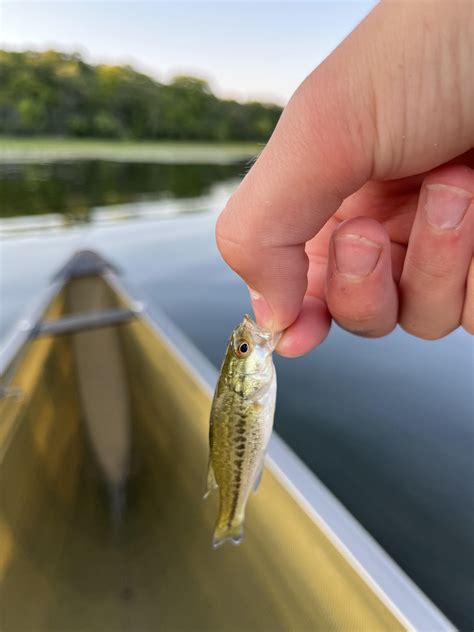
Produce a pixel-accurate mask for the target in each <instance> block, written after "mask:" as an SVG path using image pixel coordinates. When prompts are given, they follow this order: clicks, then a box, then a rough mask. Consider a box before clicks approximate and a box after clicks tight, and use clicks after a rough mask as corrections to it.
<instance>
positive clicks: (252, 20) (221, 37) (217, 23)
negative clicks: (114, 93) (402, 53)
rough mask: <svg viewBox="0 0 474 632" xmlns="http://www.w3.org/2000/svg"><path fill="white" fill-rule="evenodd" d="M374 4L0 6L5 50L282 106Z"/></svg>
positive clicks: (7, 1) (112, 0)
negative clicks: (61, 54) (202, 82)
mask: <svg viewBox="0 0 474 632" xmlns="http://www.w3.org/2000/svg"><path fill="white" fill-rule="evenodd" d="M374 4H375V2H374V1H371V2H362V1H359V2H356V1H352V2H339V1H335V0H332V1H327V2H317V1H307V2H302V1H297V0H293V1H292V2H276V1H272V0H260V1H258V0H254V1H245V2H244V1H241V2H228V1H226V0H220V1H215V2H201V1H199V0H194V1H193V0H188V1H187V2H184V1H174V2H162V1H160V0H155V1H148V2H143V1H141V0H128V1H127V0H122V1H118V0H106V1H100V2H99V1H95V0H76V1H74V0H57V1H56V2H45V1H43V0H36V1H28V2H27V1H23V0H0V47H1V48H4V49H7V50H26V49H33V50H46V49H48V48H55V49H57V50H61V51H65V52H75V51H79V52H81V53H82V54H83V55H84V57H85V59H86V60H87V61H91V62H105V63H129V64H130V65H132V66H133V67H135V68H136V69H138V70H141V71H144V72H146V73H147V74H150V75H152V76H153V77H155V78H156V79H158V80H160V81H168V80H169V79H170V78H171V77H173V76H174V75H176V74H192V75H196V76H199V77H202V78H204V79H207V80H208V81H209V82H210V84H211V87H212V88H213V90H214V91H215V92H216V94H218V95H219V96H223V97H229V98H236V99H238V100H241V101H244V100H249V99H259V100H264V101H275V102H278V103H281V104H284V103H285V102H286V101H287V100H288V99H289V97H290V96H291V94H292V93H293V92H294V90H295V89H296V88H297V87H298V85H299V84H300V83H301V81H302V80H303V79H304V78H305V76H306V75H307V74H308V73H309V72H310V71H311V70H312V69H313V68H314V67H315V66H317V65H318V64H319V63H320V62H321V61H322V60H323V59H324V58H325V57H326V56H327V55H328V54H329V53H330V52H331V51H332V50H333V49H334V48H335V47H336V46H337V45H338V44H339V43H340V42H341V41H342V40H343V39H344V37H345V36H346V35H347V34H348V33H349V32H350V31H351V30H352V29H353V28H354V27H355V26H356V25H357V24H358V23H359V22H360V21H361V20H362V19H363V18H364V16H365V15H367V13H368V12H369V11H370V9H371V8H372V7H373V6H374Z"/></svg>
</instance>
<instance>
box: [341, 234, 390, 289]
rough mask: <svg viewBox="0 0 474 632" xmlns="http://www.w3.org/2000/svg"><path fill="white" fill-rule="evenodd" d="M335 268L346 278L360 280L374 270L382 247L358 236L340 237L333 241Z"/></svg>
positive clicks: (347, 235)
mask: <svg viewBox="0 0 474 632" xmlns="http://www.w3.org/2000/svg"><path fill="white" fill-rule="evenodd" d="M334 250H335V255H336V257H335V259H336V268H337V271H338V272H339V273H340V274H343V275H345V276H346V277H349V278H352V279H354V280H356V279H362V278H364V277H366V276H368V275H369V274H370V273H371V272H373V271H374V270H375V266H376V265H377V261H378V260H379V257H380V253H381V251H382V246H381V245H380V244H378V243H376V242H375V241H371V240H370V239H367V238H366V237H361V236H360V235H351V234H346V235H341V236H339V237H336V238H335V240H334Z"/></svg>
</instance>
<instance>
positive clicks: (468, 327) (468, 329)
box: [462, 319, 474, 336]
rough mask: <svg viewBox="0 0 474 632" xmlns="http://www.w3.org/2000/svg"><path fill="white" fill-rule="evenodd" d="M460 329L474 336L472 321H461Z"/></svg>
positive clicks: (473, 322) (473, 321)
mask: <svg viewBox="0 0 474 632" xmlns="http://www.w3.org/2000/svg"><path fill="white" fill-rule="evenodd" d="M462 328H463V329H464V331H466V332H467V333H468V334H471V336H474V319H473V320H472V321H463V324H462Z"/></svg>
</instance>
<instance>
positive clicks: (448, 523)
mask: <svg viewBox="0 0 474 632" xmlns="http://www.w3.org/2000/svg"><path fill="white" fill-rule="evenodd" d="M22 167H25V169H26V167H28V165H23V166H22ZM30 167H31V168H30V169H29V170H28V169H26V171H25V170H21V169H19V168H18V167H14V166H11V167H7V169H6V171H5V170H4V169H3V168H0V191H4V190H8V191H10V193H9V194H8V195H7V197H6V198H3V197H2V200H3V201H2V214H3V216H4V217H7V216H11V215H14V214H15V213H16V212H18V211H19V210H20V209H21V208H26V206H27V204H28V203H31V204H33V206H34V205H35V204H36V206H34V209H33V211H34V212H36V213H42V212H46V211H47V212H48V213H49V212H50V211H54V212H55V213H58V214H60V215H61V216H64V215H67V214H68V213H71V209H76V208H79V207H78V206H77V199H78V197H79V199H80V205H79V206H80V207H81V208H84V209H86V210H85V211H84V212H81V214H80V220H81V221H80V222H79V223H77V222H74V221H72V223H71V222H70V224H71V225H70V226H69V227H65V226H64V225H63V224H61V223H60V222H59V223H58V221H57V220H55V221H54V222H53V223H51V220H48V221H45V229H43V230H42V229H40V228H39V226H41V221H40V223H39V225H38V221H36V223H35V222H33V221H32V220H31V218H27V219H25V218H23V220H22V222H23V224H22V227H21V233H20V232H19V231H18V230H17V229H15V222H16V221H19V220H12V221H13V224H11V223H10V224H9V223H8V222H9V221H10V220H5V222H4V223H3V224H2V226H3V228H4V227H5V225H7V227H8V228H7V229H6V232H5V230H4V231H3V232H4V235H6V238H4V241H3V243H2V246H1V252H0V255H1V260H0V264H1V266H0V275H1V276H0V299H1V320H0V337H2V336H3V335H5V334H6V332H7V330H8V328H9V327H10V326H11V325H12V324H13V322H14V321H15V319H17V318H19V317H20V316H21V314H22V311H23V310H24V308H25V306H26V305H27V303H28V302H29V301H30V299H31V297H32V296H33V295H34V294H35V293H36V292H38V291H40V290H41V288H42V287H44V285H45V284H46V283H47V281H48V279H49V278H50V276H51V274H52V273H53V272H54V270H55V268H57V267H58V266H59V265H60V264H62V263H63V261H64V260H65V259H66V258H67V257H68V256H69V255H70V253H71V252H73V251H74V250H76V249H79V248H86V247H87V248H95V249H97V250H99V251H100V252H102V253H103V254H104V255H105V256H107V257H110V258H111V259H112V260H113V261H115V262H116V263H118V264H119V266H120V267H121V268H122V270H123V273H124V275H125V278H126V280H127V281H128V283H129V284H131V285H132V286H133V287H134V288H135V291H136V293H138V294H139V295H140V296H141V297H142V298H144V299H145V301H146V302H148V303H149V304H150V305H151V306H153V305H156V306H158V307H159V308H161V309H163V310H165V311H166V312H167V313H168V315H169V316H170V317H171V318H172V319H173V320H174V321H175V323H176V324H177V325H178V326H180V327H181V328H182V329H183V330H184V331H185V332H186V333H187V334H188V335H189V336H190V338H191V339H192V340H193V341H194V342H195V344H196V345H197V346H198V347H199V348H200V349H201V351H203V352H204V354H205V355H207V357H208V358H210V360H211V361H212V362H213V363H214V364H215V365H216V366H218V365H219V364H220V361H221V357H222V354H223V352H224V349H225V346H226V342H227V339H228V336H229V333H230V331H231V329H232V328H233V327H234V326H235V324H236V323H237V322H238V321H240V319H241V317H242V313H243V312H244V311H248V310H249V309H250V305H249V299H248V294H247V290H246V288H245V286H244V284H243V283H242V282H241V281H240V280H239V279H238V277H236V275H234V274H233V273H232V271H231V270H229V269H228V268H227V266H226V265H225V264H224V263H223V262H222V260H221V258H220V256H219V254H218V252H217V250H216V247H215V244H214V236H213V234H214V223H215V219H216V214H217V212H218V211H219V209H220V208H222V206H223V204H224V203H225V200H226V198H227V197H228V195H229V194H230V192H231V190H232V189H233V188H234V187H235V183H236V180H235V178H236V177H238V176H239V174H241V173H242V165H236V166H234V167H231V168H229V170H228V171H227V167H226V169H225V170H221V169H218V170H217V171H216V170H213V168H212V167H210V166H209V165H193V166H192V168H190V167H186V166H182V165H180V166H174V167H172V166H170V165H167V166H161V167H160V165H153V166H150V165H125V166H123V165H120V166H119V167H118V166H116V165H113V164H111V163H104V164H100V163H77V164H74V163H71V164H68V165H41V166H34V167H33V166H30ZM35 169H36V171H35ZM38 170H39V171H38ZM27 172H28V175H26V173H27ZM12 174H16V175H15V176H12ZM21 174H23V175H21ZM34 174H36V175H34ZM48 174H49V175H48ZM101 174H102V175H101ZM12 179H13V181H14V182H12ZM127 180H129V181H128V182H127ZM71 181H72V182H74V183H75V184H73V185H71ZM78 183H81V184H80V186H79V184H78ZM91 183H95V184H94V185H93V186H92V185H91ZM13 191H16V192H17V194H18V195H17V196H16V195H15V194H14V193H13ZM34 191H42V192H43V193H44V194H43V193H41V195H40V201H38V200H36V201H35V195H34V194H33V192H34ZM46 191H48V192H49V193H48V194H46ZM55 191H60V192H61V195H62V198H61V197H59V198H55V193H54V192H55ZM69 191H72V192H74V196H71V195H69V193H68V192H69ZM49 196H50V197H49ZM114 196H115V197H114ZM192 196H194V197H192ZM21 199H23V202H22V204H20V202H19V200H21ZM50 199H51V200H55V206H53V207H50V206H49V200H50ZM60 199H62V200H63V201H62V202H60V201H58V200H60ZM5 200H6V202H5ZM116 203H119V204H120V205H119V206H116V205H115V204H116ZM81 205H82V206H81ZM104 206H105V208H104ZM98 207H100V208H98ZM124 207H126V208H127V209H128V211H127V215H126V217H127V219H126V221H116V219H117V217H122V218H123V217H124V215H123V211H124ZM117 209H120V213H118V211H117ZM190 210H191V212H190ZM33 211H32V210H30V212H33ZM117 213H118V214H117ZM73 216H74V214H72V215H71V217H73ZM84 217H85V218H86V219H87V222H86V223H82V220H83V219H84ZM107 218H111V219H112V220H113V221H106V219H107ZM28 225H30V226H31V228H28ZM276 362H277V370H278V377H279V393H278V404H277V414H276V429H277V430H278V432H279V433H280V435H281V436H282V437H283V438H284V439H285V440H286V441H287V442H288V443H289V444H290V445H291V446H292V447H293V449H294V450H295V451H296V452H297V453H298V454H299V455H300V456H301V458H302V459H303V460H304V461H305V462H306V463H307V464H308V465H309V467H311V469H312V470H313V471H314V472H315V473H316V474H317V475H318V476H319V477H320V478H321V480H322V481H323V482H324V483H325V484H326V485H327V486H328V487H329V488H330V489H331V490H332V491H333V492H334V493H335V495H336V496H337V497H338V498H339V499H340V500H341V501H342V502H343V504H344V505H345V506H346V507H347V508H348V509H349V510H350V511H351V512H352V513H353V514H354V515H355V516H356V517H357V518H358V519H359V520H360V522H361V523H362V524H363V525H364V526H365V527H366V529H367V530H368V531H369V532H370V533H371V534H372V535H373V536H374V537H375V538H376V540H377V541H378V542H379V543H380V544H381V545H382V546H383V547H384V548H385V549H386V550H387V552H388V553H389V554H390V555H391V556H392V557H393V558H394V559H395V560H396V561H397V562H398V564H399V565H400V566H401V567H402V568H403V569H404V570H405V571H406V572H407V573H408V574H409V575H410V576H411V577H412V578H413V579H414V581H415V582H416V583H417V584H418V585H420V587H421V588H422V589H423V590H424V591H425V592H426V593H427V594H428V595H429V596H430V598H431V599H432V600H433V601H434V602H435V603H436V604H437V605H438V606H439V607H440V608H441V610H443V612H444V613H445V614H446V615H447V616H448V617H449V618H450V619H451V620H452V621H453V622H454V623H455V624H456V625H457V626H459V627H463V628H464V629H472V628H473V626H474V618H473V616H472V606H471V604H472V594H474V580H473V575H472V567H473V564H474V542H473V536H472V534H473V533H474V520H473V519H474V503H473V493H472V483H473V481H474V465H473V463H474V461H473V458H472V457H473V449H474V428H473V412H474V402H473V390H472V378H473V344H472V338H471V337H470V336H468V335H467V334H466V333H465V332H463V331H461V330H459V331H456V332H454V333H453V334H451V335H450V336H448V337H447V338H445V339H444V340H440V341H436V342H426V341H421V340H417V339H415V338H413V337H411V336H409V335H407V334H405V333H404V332H402V331H400V330H396V331H394V332H393V333H392V334H391V335H390V336H387V337H386V338H383V339H381V340H364V339H361V338H357V337H354V336H351V335H350V334H348V333H346V332H343V331H342V330H340V329H339V328H337V327H333V329H332V331H331V334H330V335H329V337H328V339H327V341H326V342H325V343H324V344H323V345H322V346H321V347H320V348H319V349H317V350H316V351H314V352H313V353H311V354H309V355H308V356H306V357H304V358H300V359H296V360H285V359H282V358H278V359H277V361H276Z"/></svg>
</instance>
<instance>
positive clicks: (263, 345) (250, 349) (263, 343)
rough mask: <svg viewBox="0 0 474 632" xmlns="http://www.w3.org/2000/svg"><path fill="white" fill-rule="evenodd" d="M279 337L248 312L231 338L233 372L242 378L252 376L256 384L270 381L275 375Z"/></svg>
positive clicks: (230, 348) (230, 356)
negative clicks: (274, 364)
mask: <svg viewBox="0 0 474 632" xmlns="http://www.w3.org/2000/svg"><path fill="white" fill-rule="evenodd" d="M279 338H280V336H279V335H275V334H273V333H272V332H271V331H268V330H267V329H264V328H263V327H260V326H259V325H257V323H256V322H255V321H254V320H252V318H251V317H250V316H249V315H248V314H246V315H245V316H244V318H243V320H242V322H241V323H240V324H239V325H238V326H237V327H236V328H235V329H234V331H233V332H232V336H231V339H230V343H229V362H230V364H231V371H230V372H231V374H232V375H233V376H236V377H239V376H240V378H245V377H246V376H250V377H252V380H253V382H254V383H255V384H256V383H257V382H260V383H261V385H263V384H264V383H265V382H266V381H268V382H269V381H270V380H271V379H272V376H273V362H272V353H273V351H274V349H275V347H276V345H277V343H278V340H279Z"/></svg>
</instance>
